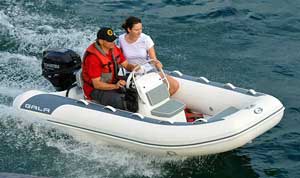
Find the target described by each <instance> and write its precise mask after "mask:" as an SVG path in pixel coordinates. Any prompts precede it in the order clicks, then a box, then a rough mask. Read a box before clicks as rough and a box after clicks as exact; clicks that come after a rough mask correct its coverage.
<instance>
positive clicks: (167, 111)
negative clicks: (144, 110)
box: [151, 99, 185, 117]
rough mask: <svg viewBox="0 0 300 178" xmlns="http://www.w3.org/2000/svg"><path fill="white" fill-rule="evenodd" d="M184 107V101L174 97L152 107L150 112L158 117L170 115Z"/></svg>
mask: <svg viewBox="0 0 300 178" xmlns="http://www.w3.org/2000/svg"><path fill="white" fill-rule="evenodd" d="M184 108H185V104H184V103H182V102H180V101H178V100H175V99H169V100H168V101H167V102H166V103H164V104H162V105H160V106H158V107H156V108H154V109H153V110H152V111H151V114H152V115H154V116H158V117H172V116H174V115H176V114H178V113H180V112H181V111H183V110H184Z"/></svg>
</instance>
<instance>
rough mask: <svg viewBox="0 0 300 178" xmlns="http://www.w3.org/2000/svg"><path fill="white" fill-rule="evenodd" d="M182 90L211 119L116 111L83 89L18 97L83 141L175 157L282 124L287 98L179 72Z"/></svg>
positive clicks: (229, 144) (218, 148)
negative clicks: (85, 96)
mask: <svg viewBox="0 0 300 178" xmlns="http://www.w3.org/2000/svg"><path fill="white" fill-rule="evenodd" d="M176 79H177V80H178V81H179V82H180V90H179V91H178V93H176V95H175V96H174V98H176V99H178V100H181V101H183V102H184V103H185V104H186V105H187V107H189V108H191V109H192V110H194V111H198V112H201V113H205V115H206V119H207V122H195V123H188V122H174V123H170V122H165V121H161V120H158V119H155V118H149V117H144V118H143V119H142V118H140V117H137V116H136V115H134V114H133V113H130V112H127V111H122V110H116V111H115V112H113V111H111V110H110V109H106V108H104V106H102V105H99V104H94V103H89V104H87V105H86V104H85V103H84V102H82V101H80V100H79V99H80V98H81V96H82V93H81V90H80V89H79V88H73V89H72V90H71V91H70V92H69V98H67V97H64V96H65V93H66V92H57V93H51V94H49V93H44V92H40V91H34V90H32V91H28V92H25V93H23V94H21V95H19V96H18V97H17V98H16V99H15V100H14V104H13V105H14V107H15V108H17V109H19V110H20V111H22V112H27V113H31V114H34V115H35V116H36V117H38V118H41V119H43V120H45V121H47V122H49V123H51V124H54V125H56V126H58V127H61V128H63V129H64V130H68V131H69V132H70V134H72V135H73V136H75V137H76V138H79V139H81V140H85V141H90V142H92V143H97V142H100V143H103V142H104V143H108V144H114V145H119V146H123V147H126V148H129V149H134V150H137V151H142V152H150V153H154V154H169V155H186V156H194V155H208V154H215V153H221V152H225V151H229V150H232V149H235V148H238V147H241V146H243V145H245V144H246V143H248V142H250V141H252V140H253V139H255V138H256V137H258V136H259V135H261V134H263V133H264V132H266V131H268V130H269V129H271V128H272V127H274V126H275V125H276V124H278V123H279V122H280V120H281V118H282V117H283V113H284V107H283V105H282V104H281V102H280V101H279V100H278V99H276V98H274V97H272V96H270V95H266V94H262V93H257V92H255V91H253V90H246V89H242V88H236V87H234V86H232V85H231V84H226V85H223V84H220V83H216V82H209V81H208V80H206V79H205V78H200V79H197V78H194V77H191V76H186V75H183V76H178V77H177V78H176Z"/></svg>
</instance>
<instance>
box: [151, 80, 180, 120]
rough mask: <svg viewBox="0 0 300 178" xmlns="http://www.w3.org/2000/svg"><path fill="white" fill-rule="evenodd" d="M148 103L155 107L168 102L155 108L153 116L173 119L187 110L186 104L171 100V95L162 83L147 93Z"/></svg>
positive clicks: (152, 111) (152, 112)
mask: <svg viewBox="0 0 300 178" xmlns="http://www.w3.org/2000/svg"><path fill="white" fill-rule="evenodd" d="M146 96H147V98H148V101H149V103H150V105H151V106H155V105H156V104H158V103H160V102H163V101H164V100H167V101H166V102H165V103H164V104H162V105H160V106H158V107H155V108H154V109H152V110H151V114H152V115H154V116H158V117H172V116H174V115H176V114H178V113H179V112H181V111H183V110H184V108H185V104H184V103H182V102H180V101H178V100H175V99H170V98H169V97H170V94H169V91H168V88H167V86H166V84H164V83H162V84H160V85H159V86H158V87H156V88H154V89H152V90H150V91H148V92H147V93H146Z"/></svg>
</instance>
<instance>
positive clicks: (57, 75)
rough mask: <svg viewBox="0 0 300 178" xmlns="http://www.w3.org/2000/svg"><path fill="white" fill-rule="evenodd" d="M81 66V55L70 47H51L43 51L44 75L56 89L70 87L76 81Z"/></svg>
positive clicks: (61, 89)
mask: <svg viewBox="0 0 300 178" xmlns="http://www.w3.org/2000/svg"><path fill="white" fill-rule="evenodd" d="M80 68H81V58H80V56H79V55H78V54H77V53H75V52H74V51H72V50H70V49H58V50H53V49H49V50H45V51H44V52H43V61H42V71H43V73H42V75H43V76H44V77H45V78H46V79H47V80H49V81H50V82H51V83H52V85H53V86H54V87H55V89H56V91H63V90H66V89H68V88H70V87H71V86H72V84H73V83H74V82H75V81H76V76H75V72H76V71H77V70H79V69H80Z"/></svg>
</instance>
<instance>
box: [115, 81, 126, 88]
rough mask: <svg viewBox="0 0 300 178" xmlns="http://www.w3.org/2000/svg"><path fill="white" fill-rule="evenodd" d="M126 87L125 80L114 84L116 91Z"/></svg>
mask: <svg viewBox="0 0 300 178" xmlns="http://www.w3.org/2000/svg"><path fill="white" fill-rule="evenodd" d="M125 85H126V82H125V80H119V81H118V82H117V83H116V87H117V88H116V89H119V88H121V87H124V86H125Z"/></svg>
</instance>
